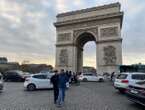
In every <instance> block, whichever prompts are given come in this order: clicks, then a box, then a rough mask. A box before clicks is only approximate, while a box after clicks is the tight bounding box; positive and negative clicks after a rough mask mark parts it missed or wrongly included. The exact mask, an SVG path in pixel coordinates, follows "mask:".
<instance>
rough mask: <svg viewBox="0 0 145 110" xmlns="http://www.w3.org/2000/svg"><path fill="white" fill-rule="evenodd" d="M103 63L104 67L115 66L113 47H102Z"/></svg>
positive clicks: (114, 50)
mask: <svg viewBox="0 0 145 110" xmlns="http://www.w3.org/2000/svg"><path fill="white" fill-rule="evenodd" d="M104 62H105V65H115V64H116V48H115V47H113V46H107V47H104Z"/></svg>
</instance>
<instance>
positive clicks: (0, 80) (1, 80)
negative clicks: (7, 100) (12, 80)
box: [0, 73, 4, 91]
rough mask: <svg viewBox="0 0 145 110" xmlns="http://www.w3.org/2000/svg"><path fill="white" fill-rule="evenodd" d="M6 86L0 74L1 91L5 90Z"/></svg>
mask: <svg viewBox="0 0 145 110" xmlns="http://www.w3.org/2000/svg"><path fill="white" fill-rule="evenodd" d="M3 87H4V84H3V75H2V74H1V73H0V91H1V90H3Z"/></svg>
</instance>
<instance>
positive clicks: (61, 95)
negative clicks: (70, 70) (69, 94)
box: [57, 88, 65, 105]
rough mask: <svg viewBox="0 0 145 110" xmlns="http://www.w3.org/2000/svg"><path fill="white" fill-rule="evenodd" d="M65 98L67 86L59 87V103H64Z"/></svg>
mask: <svg viewBox="0 0 145 110" xmlns="http://www.w3.org/2000/svg"><path fill="white" fill-rule="evenodd" d="M64 98H65V88H59V95H58V100H57V102H58V104H59V105H61V104H63V103H64Z"/></svg>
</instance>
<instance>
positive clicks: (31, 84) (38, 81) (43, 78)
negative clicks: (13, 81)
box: [24, 74, 53, 91]
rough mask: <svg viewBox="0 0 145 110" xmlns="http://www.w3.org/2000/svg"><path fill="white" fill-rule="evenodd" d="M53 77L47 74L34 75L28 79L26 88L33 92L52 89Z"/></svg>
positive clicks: (25, 84)
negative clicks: (51, 79) (51, 80)
mask: <svg viewBox="0 0 145 110" xmlns="http://www.w3.org/2000/svg"><path fill="white" fill-rule="evenodd" d="M50 78H51V75H47V74H34V75H31V76H30V77H28V78H26V80H25V82H24V87H25V88H26V89H27V90H29V91H33V90H35V89H51V88H53V85H52V84H51V82H50Z"/></svg>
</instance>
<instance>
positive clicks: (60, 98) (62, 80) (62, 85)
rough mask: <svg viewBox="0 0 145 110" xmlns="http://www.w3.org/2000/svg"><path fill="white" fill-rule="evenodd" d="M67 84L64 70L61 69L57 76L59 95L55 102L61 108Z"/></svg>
mask: <svg viewBox="0 0 145 110" xmlns="http://www.w3.org/2000/svg"><path fill="white" fill-rule="evenodd" d="M67 82H68V77H67V75H66V74H65V72H64V70H63V69H62V70H61V71H60V74H59V82H58V88H59V95H58V100H57V104H58V106H62V105H63V103H64V100H65V90H66V83H67Z"/></svg>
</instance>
